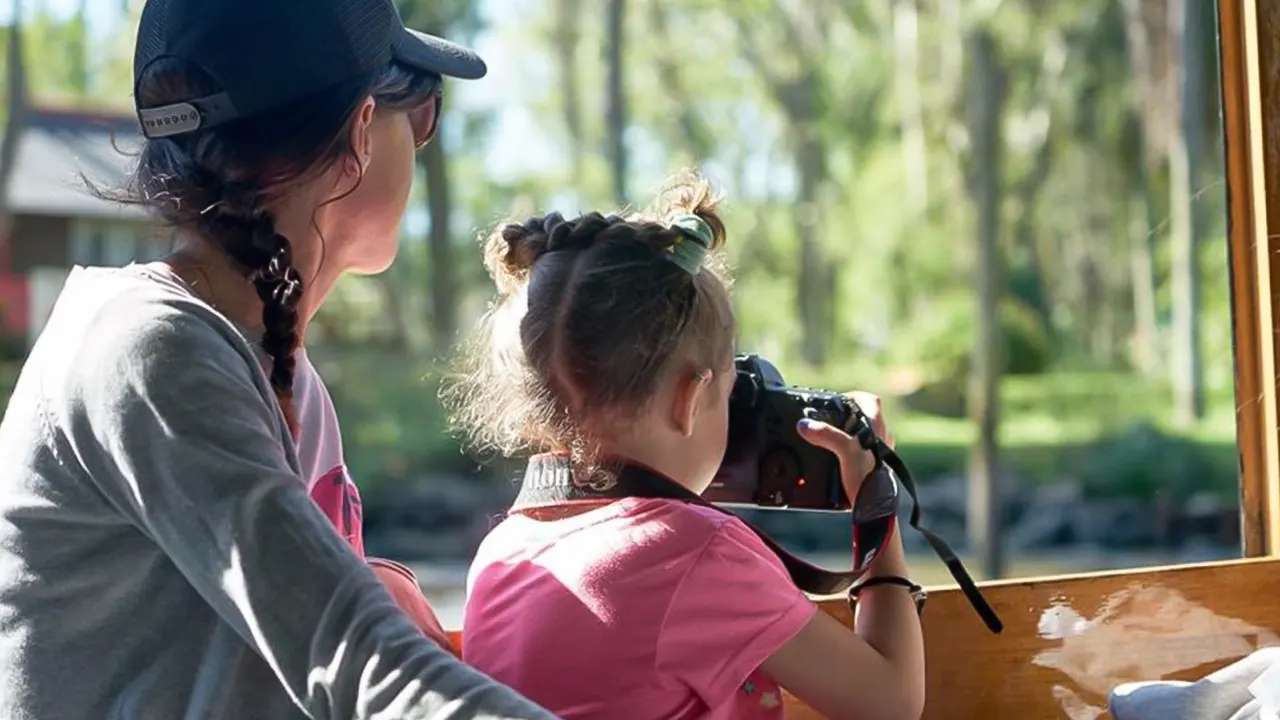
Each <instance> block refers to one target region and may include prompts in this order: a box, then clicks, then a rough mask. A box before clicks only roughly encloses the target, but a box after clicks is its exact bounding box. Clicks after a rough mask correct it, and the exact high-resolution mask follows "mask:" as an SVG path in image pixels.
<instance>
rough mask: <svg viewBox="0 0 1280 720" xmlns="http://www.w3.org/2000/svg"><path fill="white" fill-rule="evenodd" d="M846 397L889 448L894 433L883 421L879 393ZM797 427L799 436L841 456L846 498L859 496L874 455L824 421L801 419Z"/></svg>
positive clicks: (856, 394)
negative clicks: (856, 406) (859, 409)
mask: <svg viewBox="0 0 1280 720" xmlns="http://www.w3.org/2000/svg"><path fill="white" fill-rule="evenodd" d="M845 397H847V398H849V399H850V400H852V401H853V402H855V403H857V405H858V407H859V408H861V409H862V412H863V414H864V415H866V416H867V420H868V421H870V422H871V429H872V430H874V431H875V433H876V435H877V436H878V437H879V438H880V439H881V440H883V441H884V443H885V444H886V445H888V446H889V447H891V448H892V447H893V446H894V442H895V441H894V437H893V433H891V432H890V431H889V428H888V426H887V425H886V424H885V421H884V410H883V407H882V405H881V403H880V397H879V396H878V395H873V394H871V393H868V392H851V393H848V394H846V395H845ZM798 430H799V433H800V437H802V438H804V439H805V440H806V441H808V442H809V443H812V444H813V445H816V446H818V447H820V448H822V449H824V450H829V451H831V452H833V453H835V456H836V457H837V458H839V459H840V480H841V482H842V483H844V491H845V492H846V493H848V496H849V500H850V501H851V502H852V500H853V498H855V497H857V496H858V489H859V488H860V487H862V481H863V480H865V479H866V478H867V475H870V474H871V471H872V470H874V469H875V458H874V457H873V456H872V454H871V452H870V451H867V450H864V449H862V446H861V445H860V444H859V443H858V441H857V440H856V439H854V438H852V437H850V436H849V434H848V433H846V432H844V431H843V430H841V429H840V428H837V427H834V426H832V425H828V424H827V423H824V422H817V421H814V420H801V421H800V424H799V428H798Z"/></svg>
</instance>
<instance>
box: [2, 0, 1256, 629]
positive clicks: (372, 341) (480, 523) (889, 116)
mask: <svg viewBox="0 0 1280 720" xmlns="http://www.w3.org/2000/svg"><path fill="white" fill-rule="evenodd" d="M397 4H398V5H399V6H400V8H401V11H402V14H403V15H404V17H405V20H406V22H407V23H408V24H409V25H410V26H412V27H416V28H420V29H423V30H428V31H431V32H435V33H437V34H443V35H446V36H448V37H450V38H452V39H456V40H459V41H463V42H467V43H470V44H473V45H474V46H475V47H477V48H478V49H479V50H480V51H481V53H482V54H483V55H484V56H485V57H486V59H487V60H488V62H489V66H490V74H489V77H488V78H486V79H485V80H483V81H480V82H474V83H453V84H451V85H449V86H448V88H447V95H446V103H445V107H446V114H445V117H444V124H443V129H442V133H441V136H440V137H439V139H438V140H437V141H436V142H434V143H433V144H432V145H430V146H429V147H428V148H427V149H426V150H425V151H423V153H422V154H421V156H420V159H419V174H418V179H417V180H418V182H417V186H416V188H415V194H414V200H413V203H412V208H411V210H410V212H409V214H408V216H407V217H406V219H405V222H404V225H403V239H402V248H401V254H400V258H399V260H398V261H397V263H396V265H395V267H394V268H393V269H392V270H391V271H389V272H387V273H385V274H384V275H382V276H379V277H369V278H348V279H345V280H344V281H343V282H342V283H341V284H340V285H339V287H338V290H337V291H336V292H335V294H334V296H333V298H332V299H331V300H330V301H329V303H328V305H327V306H326V307H325V309H324V310H323V312H322V313H321V315H320V317H319V319H318V320H317V322H316V324H315V326H313V329H312V330H311V331H310V334H309V337H308V343H309V344H308V347H309V351H310V353H311V355H312V357H313V358H314V359H315V360H316V361H317V365H318V366H319V367H320V371H321V373H322V374H323V375H324V376H325V378H326V379H327V381H328V383H329V386H330V389H331V391H332V393H333V395H334V400H335V403H336V404H337V407H338V412H339V414H340V417H341V418H342V422H343V430H344V439H345V445H346V447H345V450H346V454H347V460H348V463H349V466H350V470H351V474H352V476H353V477H354V478H355V480H356V482H357V484H359V485H360V486H361V490H362V492H363V494H364V500H365V514H366V531H367V537H366V543H367V547H368V549H369V551H370V553H373V554H380V555H383V556H387V557H392V558H395V559H399V560H402V561H405V562H407V563H409V564H410V565H412V566H413V567H414V568H415V569H416V570H417V571H418V572H419V574H420V578H421V580H422V582H423V585H424V588H425V589H426V591H427V592H428V594H429V596H430V597H431V598H432V599H433V600H434V601H435V602H436V603H437V606H438V608H439V610H440V612H441V616H442V619H443V620H444V622H445V624H446V625H449V626H457V625H458V624H459V623H460V617H461V602H462V594H463V580H464V578H465V570H466V567H467V563H468V561H469V558H470V555H471V553H472V552H473V550H474V548H475V546H476V545H477V543H478V542H479V541H480V539H481V538H482V537H483V535H484V533H485V532H486V531H487V529H488V528H489V527H490V526H491V524H492V523H493V522H494V521H495V518H496V517H497V515H498V513H500V512H501V510H502V509H503V507H504V505H505V503H506V502H508V501H509V500H510V498H511V497H512V495H513V490H514V485H513V478H514V477H515V474H516V469H517V466H516V464H514V463H510V462H489V461H484V459H483V458H475V457H470V456H468V455H467V454H465V453H463V452H462V451H461V450H460V446H459V443H458V442H457V440H456V439H455V438H453V437H452V436H451V435H450V434H449V432H448V428H447V422H446V418H445V417H444V415H443V413H442V411H441V409H440V405H439V402H438V400H437V390H438V385H439V380H440V377H441V374H442V372H443V371H444V369H445V368H446V364H447V361H448V359H449V357H450V355H451V353H452V349H453V346H454V344H455V343H456V342H457V341H458V340H459V339H460V338H462V337H464V336H465V334H466V333H467V331H468V329H469V328H470V327H471V325H472V324H473V322H474V321H475V319H476V318H477V317H478V315H479V314H480V313H481V312H483V310H484V308H485V305H486V303H487V302H488V300H489V298H490V297H491V294H492V290H491V287H490V285H489V284H488V281H487V278H486V276H485V274H484V271H483V268H482V266H481V264H480V256H479V252H478V249H477V243H476V240H477V238H478V236H479V235H480V234H481V233H483V232H484V231H485V230H486V229H487V228H490V227H491V226H492V225H493V224H494V223H496V222H498V221H500V220H502V219H504V218H508V217H511V216H516V217H523V216H525V215H528V214H531V213H533V212H534V211H539V212H544V211H548V210H559V211H561V212H563V213H566V214H572V213H576V212H579V211H586V210H591V209H613V208H617V207H619V206H625V205H628V204H634V205H639V206H643V205H645V204H646V203H647V202H648V200H649V199H650V197H651V196H652V194H653V192H654V191H655V190H657V188H658V187H659V186H660V184H661V182H662V180H663V178H664V177H665V176H666V175H667V174H669V173H671V172H673V171H676V170H679V169H681V168H685V167H698V168H700V169H701V170H702V171H703V172H704V173H705V174H707V175H708V176H710V177H711V178H712V179H713V180H714V182H715V183H716V184H717V185H718V186H720V187H721V188H723V189H724V191H725V192H726V193H727V196H728V199H727V202H726V204H725V211H726V213H727V221H728V227H729V232H730V239H729V251H730V254H731V256H732V258H733V261H734V264H735V265H736V268H737V276H738V278H739V279H738V284H737V297H736V304H737V310H738V313H739V314H740V318H741V327H742V335H741V340H740V347H741V348H742V349H744V350H750V351H756V352H760V353H762V354H765V355H766V356H768V357H770V358H772V359H773V360H774V361H775V362H776V363H777V364H778V366H779V367H780V368H781V369H782V370H783V372H784V374H785V375H786V376H787V379H788V380H789V381H792V382H796V383H803V384H806V385H811V386H820V387H827V388H831V389H839V390H847V389H853V388H859V389H867V390H871V391H874V392H878V393H880V394H881V395H882V396H884V397H885V399H886V403H887V413H888V418H889V420H890V422H891V423H892V425H893V427H894V429H895V434H896V435H897V437H898V438H899V443H900V445H899V450H900V452H901V454H902V456H903V457H904V459H905V460H906V462H907V463H908V464H909V466H910V467H911V469H912V470H913V473H914V475H915V476H916V479H917V482H918V483H919V485H920V492H921V503H922V506H923V510H924V518H925V523H926V525H928V526H931V527H932V528H933V529H935V530H937V531H938V532H940V533H941V534H942V535H943V536H944V537H946V538H947V539H948V540H949V541H950V542H952V543H953V544H954V545H955V546H957V547H958V548H959V549H961V550H962V554H963V555H964V556H965V557H966V558H967V559H968V560H969V563H970V567H971V569H972V570H973V571H974V572H975V574H977V575H981V576H984V577H996V576H1020V575H1033V574H1035V575H1042V574H1051V573H1060V572H1073V571H1082V570H1093V569H1100V568H1108V567H1132V566H1139V565H1150V564H1166V563H1173V562H1184V561H1191V560H1204V559H1213V558H1223V557H1231V556H1237V555H1238V554H1239V552H1240V549H1239V518H1238V513H1237V495H1238V477H1237V476H1238V456H1237V453H1236V442H1235V424H1234V407H1235V398H1234V395H1233V391H1234V385H1233V365H1232V362H1233V361H1232V336H1231V321H1230V318H1231V309H1230V294H1229V287H1230V282H1229V277H1228V263H1227V245H1226V222H1225V196H1226V187H1225V183H1224V179H1223V178H1224V173H1223V147H1222V135H1221V128H1220V115H1219V107H1220V90H1219V75H1218V58H1217V38H1216V29H1215V17H1214V14H1213V13H1214V9H1213V8H1214V4H1213V3H1207V2H1194V1H1193V0H1073V1H1072V2H1050V1H1049V0H883V1H882V2H855V1H854V0H544V1H543V2H536V1H534V0H402V1H400V2H398V3H397ZM141 5H142V3H141V2H138V1H137V0H0V25H3V32H2V34H0V44H3V52H2V53H0V57H2V58H3V60H2V61H0V62H3V73H0V75H3V77H4V78H5V81H4V82H5V91H4V94H3V95H2V96H0V114H3V123H4V124H3V127H4V128H5V131H4V132H5V134H4V136H3V143H2V144H0V403H2V402H3V398H4V397H5V396H6V394H7V392H8V388H9V387H10V386H11V385H12V382H13V377H14V375H15V373H16V372H17V369H18V367H19V366H20V364H21V362H22V359H23V356H24V354H25V351H26V348H27V347H29V345H30V343H31V342H32V340H33V339H34V337H35V336H36V335H37V334H38V333H39V331H40V328H41V325H42V323H43V321H44V319H45V317H46V316H47V313H48V310H49V307H50V304H51V302H52V300H53V298H54V297H55V296H56V294H57V292H58V290H59V288H60V287H61V284H62V282H63V280H64V279H65V276H66V273H67V270H68V268H69V267H70V266H72V265H74V264H116V265H118V264H124V263H127V262H130V261H132V260H135V259H138V260H146V259H150V258H153V257H155V256H158V255H160V254H162V253H163V252H164V251H165V249H166V248H167V247H168V245H169V243H170V239H171V238H170V236H169V235H168V234H167V233H166V231H165V230H164V229H163V228H157V227H155V226H154V225H152V224H151V223H150V222H149V221H148V219H147V218H146V217H143V216H140V215H137V214H134V213H133V212H131V211H124V210H121V209H119V208H115V207H112V206H109V205H106V204H104V203H102V202H100V201H97V200H95V199H93V198H91V197H90V196H89V195H88V194H87V193H86V192H85V191H84V190H83V185H82V184H81V183H80V182H79V180H78V173H79V172H81V171H83V172H85V173H86V174H87V175H88V176H89V177H90V178H92V179H94V180H98V181H112V180H118V179H119V178H121V177H122V176H123V173H125V172H127V170H128V168H129V164H130V158H129V157H128V155H127V151H128V150H129V148H130V146H131V145H133V146H136V143H137V141H138V136H137V131H136V121H135V120H134V119H133V118H132V116H131V114H130V112H131V107H132V105H131V98H130V91H131V78H132V75H131V70H130V66H131V53H132V45H133V36H134V28H135V24H136V19H137V16H138V13H139V11H140V8H141ZM303 5H304V3H300V4H299V7H300V10H299V11H300V12H302V11H303V10H302V9H301V8H302V6H303ZM227 41H228V42H235V39H234V38H228V39H227ZM122 151H123V152H122ZM749 514H750V515H751V516H752V517H753V519H756V520H758V521H760V522H761V523H762V524H764V525H765V527H766V528H768V529H769V530H770V531H771V532H772V533H773V534H775V535H776V536H777V537H778V538H779V539H780V540H782V541H783V542H784V543H785V544H787V545H789V546H790V547H792V548H795V549H796V550H798V551H800V552H802V553H804V554H806V555H807V556H809V557H811V558H813V559H815V560H818V561H821V562H825V563H828V564H830V565H831V566H833V567H836V566H840V565H845V566H846V567H847V563H848V552H847V548H848V543H849V528H848V520H847V517H840V516H834V515H825V514H814V513H798V512H777V511H773V512H755V513H749ZM906 540H907V542H908V546H909V548H911V550H912V552H913V554H914V556H915V558H916V560H915V562H916V566H917V568H918V573H919V574H920V575H921V576H922V577H923V579H924V580H925V581H926V582H936V583H942V582H949V581H950V580H949V577H948V576H947V575H946V573H945V571H944V570H943V569H942V568H941V565H940V564H939V563H938V562H937V561H936V560H935V559H934V558H933V557H932V555H930V554H929V553H928V551H927V548H926V547H925V546H924V545H923V543H922V542H920V538H919V537H918V536H916V535H915V534H914V533H911V532H910V531H908V532H907V533H906Z"/></svg>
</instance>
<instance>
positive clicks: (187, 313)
mask: <svg viewBox="0 0 1280 720" xmlns="http://www.w3.org/2000/svg"><path fill="white" fill-rule="evenodd" d="M254 367H256V361H255V360H254V356H253V351H252V349H251V348H250V346H249V345H248V343H247V342H246V340H245V339H244V337H243V335H241V334H240V332H239V330H237V329H236V327H235V326H234V325H233V324H232V323H231V322H230V321H228V320H227V319H226V318H225V317H223V316H222V315H221V314H219V313H218V312H217V311H216V310H214V309H213V308H212V307H210V306H209V305H207V304H206V303H204V302H203V301H201V300H200V299H199V298H197V297H195V296H194V295H193V294H191V292H190V291H189V290H187V289H186V288H185V286H183V285H181V284H180V282H179V281H178V280H177V279H176V278H171V277H168V276H165V275H163V274H161V273H158V272H155V271H151V270H149V269H147V268H145V267H143V266H130V267H127V268H76V269H74V270H73V271H72V272H71V274H70V275H69V276H68V278H67V281H66V283H65V284H64V286H63V289H62V292H61V293H60V294H59V296H58V299H57V301H56V302H55V303H54V306H53V310H52V312H51V313H50V314H49V318H48V320H47V322H46V323H45V326H44V328H43V330H42V331H41V333H40V336H39V338H38V339H37V341H36V343H35V345H34V346H33V347H32V349H31V352H30V354H29V356H28V359H27V362H26V364H25V365H24V368H23V371H22V375H23V376H28V377H27V378H25V379H27V381H28V385H38V386H39V387H40V388H41V389H42V394H43V395H44V396H45V397H46V400H47V401H49V402H51V403H52V404H53V405H55V406H56V405H58V404H59V403H58V401H59V400H66V401H70V402H71V403H72V404H73V405H75V404H80V403H81V402H83V401H85V400H89V399H93V398H96V399H99V400H105V401H107V402H112V400H111V398H110V397H106V396H109V395H111V394H112V393H113V392H114V391H116V390H119V391H120V392H127V391H128V389H129V388H130V387H134V388H136V387H137V386H138V385H146V386H156V385H159V384H171V385H172V386H173V387H174V388H175V391H176V390H177V389H178V388H179V387H181V386H188V385H190V384H191V382H194V381H195V380H197V379H198V378H200V377H201V376H202V375H207V374H208V373H209V372H210V370H215V371H216V372H218V373H221V374H226V375H228V376H233V377H236V378H237V381H236V382H237V384H244V382H246V381H247V382H248V384H250V385H253V386H255V387H256V386H257V385H260V384H262V382H260V381H259V380H258V378H256V376H255V372H254V369H253V368H254ZM257 374H261V371H260V370H259V371H258V373H257ZM36 378H38V380H37V379H36ZM23 380H24V378H21V377H20V379H19V384H23ZM267 389H268V390H269V388H267Z"/></svg>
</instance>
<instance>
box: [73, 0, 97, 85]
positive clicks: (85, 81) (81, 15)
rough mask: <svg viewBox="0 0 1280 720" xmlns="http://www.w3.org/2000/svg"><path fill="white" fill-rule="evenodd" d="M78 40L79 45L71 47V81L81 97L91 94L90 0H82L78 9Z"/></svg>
mask: <svg viewBox="0 0 1280 720" xmlns="http://www.w3.org/2000/svg"><path fill="white" fill-rule="evenodd" d="M75 22H76V40H77V41H78V43H79V47H74V48H70V51H71V82H72V84H73V85H74V89H75V92H76V95H77V96H78V97H81V98H85V97H88V96H89V91H90V89H91V88H90V86H91V84H92V78H91V77H90V76H91V74H92V71H91V70H90V63H91V62H92V59H91V58H90V50H91V49H90V47H89V0H80V4H79V7H78V8H77V9H76V18H75Z"/></svg>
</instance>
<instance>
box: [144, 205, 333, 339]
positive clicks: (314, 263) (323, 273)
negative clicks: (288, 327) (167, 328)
mask: <svg viewBox="0 0 1280 720" xmlns="http://www.w3.org/2000/svg"><path fill="white" fill-rule="evenodd" d="M280 233H281V234H282V235H284V236H285V237H287V238H290V240H291V242H292V243H293V247H292V251H293V258H294V266H295V268H296V269H297V270H298V272H299V273H300V274H301V275H302V278H303V282H302V300H301V302H300V303H299V307H298V336H299V337H300V338H303V339H305V338H306V330H307V326H308V325H309V324H310V323H311V319H312V318H313V317H314V316H315V314H316V312H317V311H319V309H320V306H321V305H322V304H323V303H324V301H325V299H326V298H327V297H328V296H329V293H330V292H332V291H333V286H334V284H336V283H337V280H338V277H339V276H340V274H341V270H340V269H338V268H336V267H335V266H334V265H333V264H332V263H324V262H323V257H322V256H321V253H318V252H314V249H316V248H318V247H319V245H320V243H319V241H318V240H319V238H318V237H317V238H314V240H315V241H313V238H312V237H307V235H298V234H296V233H292V232H290V231H289V229H288V228H287V227H282V228H281V229H280ZM309 234H310V235H314V234H315V233H314V231H312V232H311V233H309ZM160 264H162V265H163V266H165V267H166V268H167V269H168V270H169V271H170V272H172V273H174V274H175V275H177V276H178V277H180V278H182V280H183V281H184V282H185V283H187V285H189V286H190V287H191V289H192V291H193V292H195V293H196V294H197V295H198V296H200V297H201V298H202V299H203V300H204V301H205V302H208V303H209V304H210V305H212V306H213V307H214V308H216V309H217V310H218V312H220V313H222V314H223V315H226V316H227V317H228V318H229V319H230V320H232V321H234V322H236V323H238V324H240V325H242V326H244V327H248V328H253V329H261V327H262V301H261V299H259V297H258V292H257V290H256V289H255V288H254V286H253V281H252V280H250V279H249V278H247V277H245V275H244V274H243V273H242V272H241V270H240V269H239V268H238V267H236V266H235V265H234V264H233V263H232V262H231V260H230V258H228V257H227V255H226V253H224V252H223V251H222V250H220V249H219V248H217V247H215V246H213V245H212V244H211V243H208V242H206V241H203V240H195V239H185V240H181V241H180V242H179V244H178V247H177V248H176V249H175V250H174V252H172V253H171V254H169V255H168V256H167V257H165V258H164V259H162V260H161V261H160Z"/></svg>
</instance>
